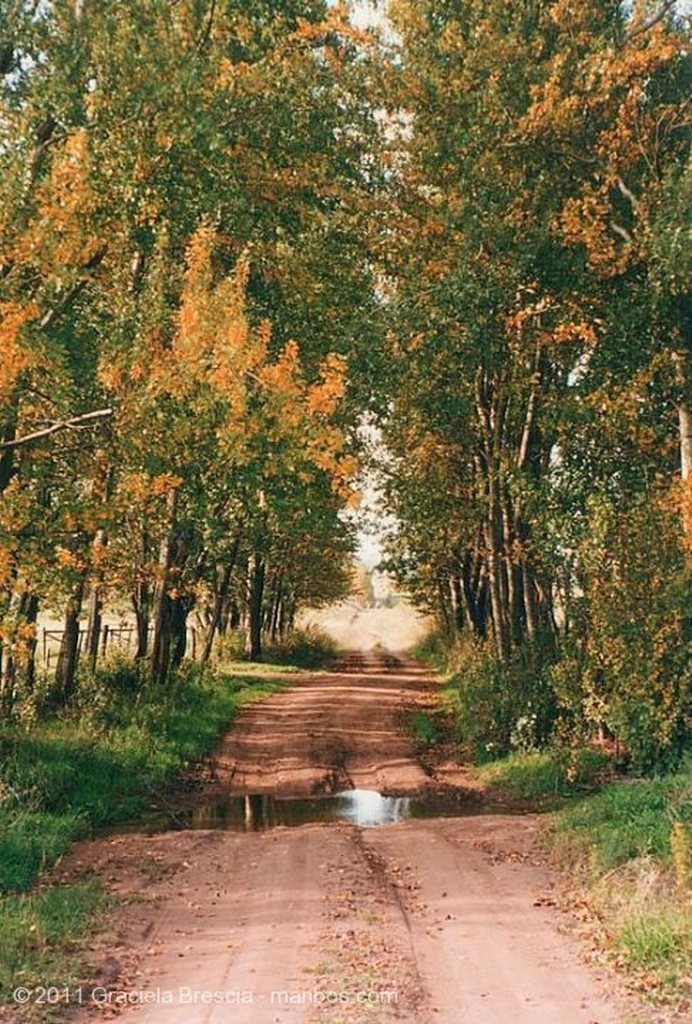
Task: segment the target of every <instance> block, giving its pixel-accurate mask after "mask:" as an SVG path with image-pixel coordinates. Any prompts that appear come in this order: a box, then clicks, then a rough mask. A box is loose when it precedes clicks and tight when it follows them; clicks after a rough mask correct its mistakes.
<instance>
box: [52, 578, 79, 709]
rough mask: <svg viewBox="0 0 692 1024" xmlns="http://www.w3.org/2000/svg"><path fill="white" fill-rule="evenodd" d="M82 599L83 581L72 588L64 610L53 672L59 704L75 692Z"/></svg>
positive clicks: (65, 702) (65, 701) (64, 702)
mask: <svg viewBox="0 0 692 1024" xmlns="http://www.w3.org/2000/svg"><path fill="white" fill-rule="evenodd" d="M83 599H84V580H83V579H80V580H79V581H78V582H77V583H75V584H74V586H73V587H72V592H71V594H70V596H69V598H68V601H67V608H66V609H65V627H64V632H63V638H62V645H61V647H60V654H59V655H58V664H57V667H56V670H55V685H56V688H57V691H58V696H59V699H60V703H61V704H67V703H68V701H69V700H70V698H71V697H72V696H73V694H74V691H75V683H76V673H77V660H78V657H79V616H80V613H81V611H82V601H83Z"/></svg>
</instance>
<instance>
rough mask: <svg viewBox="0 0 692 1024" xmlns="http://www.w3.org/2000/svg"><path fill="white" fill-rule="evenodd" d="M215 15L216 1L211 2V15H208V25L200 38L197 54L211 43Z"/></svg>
mask: <svg viewBox="0 0 692 1024" xmlns="http://www.w3.org/2000/svg"><path fill="white" fill-rule="evenodd" d="M215 14H216V0H211V4H210V6H209V14H208V15H207V23H206V25H205V27H204V31H203V32H202V35H201V36H200V37H199V40H198V42H197V53H201V52H202V50H203V49H204V47H205V46H206V45H207V43H208V42H209V39H210V37H211V30H212V27H213V25H214V15H215Z"/></svg>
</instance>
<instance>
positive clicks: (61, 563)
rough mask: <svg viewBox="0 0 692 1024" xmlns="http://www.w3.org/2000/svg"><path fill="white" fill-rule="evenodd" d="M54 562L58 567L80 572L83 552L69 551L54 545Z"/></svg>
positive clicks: (82, 565)
mask: <svg viewBox="0 0 692 1024" xmlns="http://www.w3.org/2000/svg"><path fill="white" fill-rule="evenodd" d="M55 564H56V565H57V566H58V568H60V569H68V570H70V571H72V572H78V573H81V572H83V571H84V568H85V563H84V552H83V551H70V550H69V549H68V548H65V547H56V549H55Z"/></svg>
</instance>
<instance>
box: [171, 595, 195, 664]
mask: <svg viewBox="0 0 692 1024" xmlns="http://www.w3.org/2000/svg"><path fill="white" fill-rule="evenodd" d="M168 601H169V615H170V626H171V654H170V668H171V669H176V668H179V666H180V665H181V664H182V661H183V658H184V657H185V655H186V653H187V617H188V615H189V613H190V608H191V607H192V605H191V602H190V600H189V598H186V597H176V598H169V599H168Z"/></svg>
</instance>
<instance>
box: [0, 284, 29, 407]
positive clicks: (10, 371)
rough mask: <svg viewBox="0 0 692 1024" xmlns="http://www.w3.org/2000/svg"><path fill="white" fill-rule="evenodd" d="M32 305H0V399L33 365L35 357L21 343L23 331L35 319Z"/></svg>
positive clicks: (14, 303)
mask: <svg viewBox="0 0 692 1024" xmlns="http://www.w3.org/2000/svg"><path fill="white" fill-rule="evenodd" d="M37 316H38V308H37V306H36V305H35V304H34V303H28V304H27V305H21V304H20V303H18V302H2V303H0V398H2V397H4V396H6V395H7V393H8V392H9V391H10V390H11V389H12V387H13V385H14V383H15V381H16V380H17V378H18V377H19V375H20V374H22V373H23V372H24V371H25V370H28V369H29V367H30V366H32V365H33V364H34V361H35V357H34V355H33V353H32V352H31V351H30V349H29V348H28V347H27V346H26V345H25V344H24V342H23V337H22V335H23V329H24V327H25V326H26V324H28V323H30V322H31V321H32V320H34V319H36V317H37Z"/></svg>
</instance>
